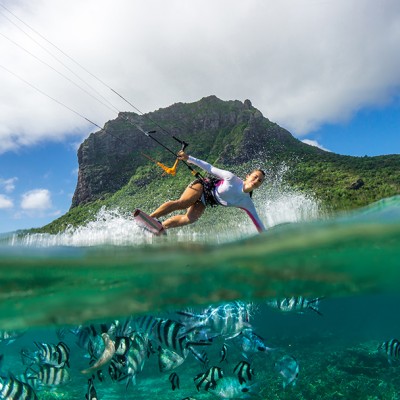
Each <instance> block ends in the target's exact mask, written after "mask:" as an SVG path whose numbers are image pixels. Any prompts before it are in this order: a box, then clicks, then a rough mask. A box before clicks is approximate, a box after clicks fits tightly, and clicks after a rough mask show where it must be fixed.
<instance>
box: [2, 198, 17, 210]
mask: <svg viewBox="0 0 400 400" xmlns="http://www.w3.org/2000/svg"><path fill="white" fill-rule="evenodd" d="M12 207H14V203H13V202H12V200H11V199H10V198H9V197H7V196H4V194H0V209H4V208H12Z"/></svg>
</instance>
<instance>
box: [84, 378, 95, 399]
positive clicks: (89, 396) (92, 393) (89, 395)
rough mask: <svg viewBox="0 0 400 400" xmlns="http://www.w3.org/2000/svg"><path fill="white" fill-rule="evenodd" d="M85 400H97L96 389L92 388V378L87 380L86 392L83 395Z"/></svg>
mask: <svg viewBox="0 0 400 400" xmlns="http://www.w3.org/2000/svg"><path fill="white" fill-rule="evenodd" d="M85 399H86V400H97V399H98V397H97V392H96V388H95V387H94V383H93V378H90V379H89V380H88V390H87V393H86V394H85Z"/></svg>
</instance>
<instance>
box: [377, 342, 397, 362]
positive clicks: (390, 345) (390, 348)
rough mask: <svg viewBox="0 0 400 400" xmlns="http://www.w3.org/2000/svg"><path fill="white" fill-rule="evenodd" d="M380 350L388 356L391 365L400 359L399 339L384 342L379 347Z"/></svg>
mask: <svg viewBox="0 0 400 400" xmlns="http://www.w3.org/2000/svg"><path fill="white" fill-rule="evenodd" d="M378 350H381V351H383V352H384V353H385V354H386V355H387V357H388V362H389V364H391V363H392V362H393V361H398V360H399V359H400V342H399V341H398V340H397V339H391V340H387V341H386V342H383V343H382V344H381V345H380V346H379V347H378Z"/></svg>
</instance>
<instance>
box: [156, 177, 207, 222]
mask: <svg viewBox="0 0 400 400" xmlns="http://www.w3.org/2000/svg"><path fill="white" fill-rule="evenodd" d="M202 194H203V185H202V184H201V183H195V184H194V185H191V186H188V187H187V188H186V189H185V191H184V192H183V193H182V195H181V197H180V198H179V199H178V200H171V201H167V202H166V203H164V204H162V205H161V206H160V207H158V208H157V210H155V211H154V212H153V213H152V214H150V217H153V218H160V217H163V216H164V215H167V214H169V213H171V212H173V211H177V210H185V209H188V208H189V207H191V206H193V205H194V204H195V203H196V202H197V201H199V199H200V197H201V195H202ZM188 212H189V210H188ZM163 225H164V224H163Z"/></svg>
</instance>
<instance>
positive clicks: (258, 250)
mask: <svg viewBox="0 0 400 400" xmlns="http://www.w3.org/2000/svg"><path fill="white" fill-rule="evenodd" d="M258 209H260V210H261V212H260V214H261V216H262V218H263V219H264V220H265V221H266V224H267V226H268V227H269V229H268V231H267V232H265V233H263V234H260V235H258V234H255V231H254V228H253V227H252V226H251V224H250V223H249V222H248V221H247V220H246V217H245V216H244V217H243V216H242V214H240V215H239V214H237V212H240V211H236V210H233V211H232V210H225V209H224V210H222V211H221V210H218V211H215V210H209V211H207V213H206V215H205V217H204V221H201V222H200V221H199V223H198V224H196V225H193V226H190V227H185V228H184V229H180V230H175V231H170V232H169V233H168V235H167V236H165V237H154V236H152V235H151V234H149V233H147V232H144V231H143V230H141V229H140V228H139V227H138V226H136V225H135V223H134V222H133V220H132V218H131V217H130V216H129V215H126V214H125V213H122V212H119V211H118V210H114V211H107V210H101V211H100V212H99V214H98V215H97V217H96V219H95V220H94V221H93V222H91V223H88V224H87V225H86V226H83V227H80V228H76V229H74V228H70V229H68V230H67V231H66V232H62V233H59V234H58V235H38V234H36V235H26V234H25V235H24V234H22V235H21V234H17V233H10V234H7V235H3V236H2V237H0V266H1V268H0V288H1V290H0V299H1V301H0V355H3V357H2V358H1V363H0V398H3V397H1V396H2V395H3V396H4V393H5V391H6V385H14V386H15V387H19V388H22V389H24V390H25V391H27V390H28V389H27V385H29V387H32V388H33V389H34V391H35V393H36V396H37V398H38V399H85V395H87V394H88V390H89V389H90V388H89V383H88V381H89V378H91V382H92V383H93V385H94V388H95V391H96V392H97V397H94V395H93V396H92V397H90V396H89V395H88V397H87V398H88V399H92V400H93V399H94V398H97V399H104V400H107V399H154V398H158V399H160V400H162V399H185V398H193V399H218V398H220V399H223V398H259V399H307V400H315V399H348V400H354V399H371V400H372V399H400V343H398V342H397V339H399V340H400V318H399V305H400V261H399V260H400V196H396V197H392V198H388V199H384V200H381V201H379V202H377V203H374V204H372V205H370V206H368V207H365V208H362V209H358V210H355V211H352V212H347V213H340V214H331V215H327V214H326V213H323V212H322V211H320V208H319V205H318V202H316V201H314V200H313V199H312V198H309V197H305V196H303V195H298V194H293V193H289V194H285V195H284V196H279V197H275V198H274V197H273V196H270V197H269V200H268V201H264V202H262V203H260V204H258ZM121 338H125V339H124V340H127V341H126V342H123V341H122V339H121ZM126 338H128V339H126ZM139 339H140V340H139ZM394 339H396V340H394ZM141 340H142V341H141ZM110 342H111V344H112V346H111V350H110V348H109V344H110ZM60 343H61V345H60ZM122 343H125V347H123V345H122ZM42 344H46V345H48V347H47V348H48V349H51V351H50V352H49V354H45V353H46V352H45V350H44V348H45V346H43V345H42ZM64 345H66V348H67V349H68V350H65V351H64V352H63V351H62V349H63V348H64V347H63V346H64ZM107 351H109V352H110V351H111V354H109V353H107ZM66 354H67V355H66ZM63 357H67V359H68V362H67V363H63V362H62V359H63ZM55 360H56V361H55ZM134 360H136V361H134ZM64 361H65V360H64ZM87 369H89V371H85V370H87ZM82 371H83V372H82ZM92 393H93V392H92ZM5 398H7V399H8V398H11V399H14V398H15V399H16V398H21V399H23V398H32V399H33V398H35V397H34V395H33V394H29V395H27V397H5Z"/></svg>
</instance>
